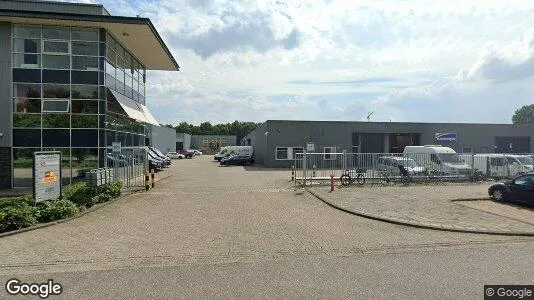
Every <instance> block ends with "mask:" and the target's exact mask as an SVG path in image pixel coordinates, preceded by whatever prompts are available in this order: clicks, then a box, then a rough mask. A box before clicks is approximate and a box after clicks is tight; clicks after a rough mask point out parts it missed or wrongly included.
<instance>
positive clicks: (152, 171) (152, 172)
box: [150, 169, 156, 188]
mask: <svg viewBox="0 0 534 300" xmlns="http://www.w3.org/2000/svg"><path fill="white" fill-rule="evenodd" d="M150 177H151V178H152V188H154V187H155V186H156V181H154V169H152V170H150Z"/></svg>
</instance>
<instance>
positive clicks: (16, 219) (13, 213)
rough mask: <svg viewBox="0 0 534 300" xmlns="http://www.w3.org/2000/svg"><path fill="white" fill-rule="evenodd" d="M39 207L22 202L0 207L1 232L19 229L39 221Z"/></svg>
mask: <svg viewBox="0 0 534 300" xmlns="http://www.w3.org/2000/svg"><path fill="white" fill-rule="evenodd" d="M37 217H38V211H37V208H35V207H33V206H30V205H28V204H27V203H24V202H20V203H17V204H15V205H13V206H7V207H4V208H2V209H0V232H4V231H10V230H17V229H21V228H24V227H29V226H32V225H35V224H36V223H37Z"/></svg>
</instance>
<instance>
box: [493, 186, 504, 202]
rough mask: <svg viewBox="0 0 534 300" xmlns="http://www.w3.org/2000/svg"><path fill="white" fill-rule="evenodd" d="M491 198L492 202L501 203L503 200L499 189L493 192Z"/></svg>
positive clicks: (502, 194)
mask: <svg viewBox="0 0 534 300" xmlns="http://www.w3.org/2000/svg"><path fill="white" fill-rule="evenodd" d="M491 197H492V198H493V200H495V201H503V200H504V193H503V192H502V190H501V189H496V190H494V191H493V193H492V194H491Z"/></svg>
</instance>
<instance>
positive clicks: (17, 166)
mask: <svg viewBox="0 0 534 300" xmlns="http://www.w3.org/2000/svg"><path fill="white" fill-rule="evenodd" d="M100 35H101V34H100V30H99V29H95V28H76V27H48V26H39V25H37V26H36V25H31V26H30V25H17V24H15V25H13V27H12V37H13V38H12V39H13V40H12V46H13V48H12V56H13V57H12V59H13V60H12V61H13V64H12V67H13V69H12V70H13V93H12V95H13V99H12V102H13V105H12V107H13V153H12V155H13V169H14V170H13V173H14V174H13V178H14V186H16V187H21V186H31V184H32V182H31V177H32V171H31V170H32V169H31V167H32V165H31V164H32V154H33V152H34V151H41V150H42V151H47V150H57V151H61V153H62V180H63V184H70V183H71V182H72V181H76V180H79V179H81V178H83V176H84V173H85V171H86V170H88V169H92V168H97V167H98V166H99V164H100V165H101V163H99V161H102V159H100V160H99V152H102V151H103V148H102V147H104V141H103V140H102V141H100V137H101V136H102V134H99V131H100V129H101V128H102V129H103V124H104V119H105V108H106V106H105V105H106V104H105V88H104V84H103V83H104V78H103V77H104V75H103V74H104V73H103V65H102V63H101V61H102V60H101V59H100V57H103V56H104V50H103V49H105V43H101V37H100Z"/></svg>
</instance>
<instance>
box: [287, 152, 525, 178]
mask: <svg viewBox="0 0 534 300" xmlns="http://www.w3.org/2000/svg"><path fill="white" fill-rule="evenodd" d="M294 166H295V177H294V180H295V184H297V183H298V184H305V185H306V184H311V183H318V182H321V181H325V180H330V179H331V176H333V177H334V179H335V180H336V181H339V180H341V183H342V184H350V183H352V182H358V183H359V184H360V185H362V184H366V183H368V184H377V183H382V184H383V183H388V184H389V183H391V182H397V181H398V182H406V181H410V182H413V183H418V182H419V183H433V182H434V183H435V182H444V181H483V180H488V179H494V180H500V179H507V178H512V177H515V176H517V175H520V174H524V173H528V172H532V171H533V169H534V155H533V154H497V153H491V154H485V153H480V154H479V153H477V154H475V153H471V154H460V153H348V152H343V153H306V152H305V151H304V153H298V154H296V155H295V165H294ZM399 166H401V167H399Z"/></svg>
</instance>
